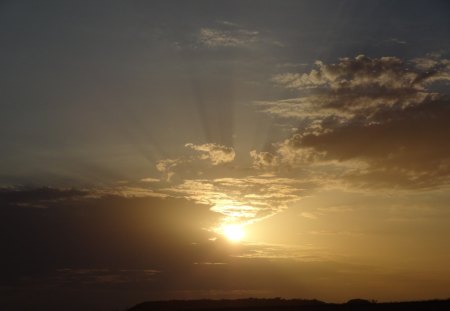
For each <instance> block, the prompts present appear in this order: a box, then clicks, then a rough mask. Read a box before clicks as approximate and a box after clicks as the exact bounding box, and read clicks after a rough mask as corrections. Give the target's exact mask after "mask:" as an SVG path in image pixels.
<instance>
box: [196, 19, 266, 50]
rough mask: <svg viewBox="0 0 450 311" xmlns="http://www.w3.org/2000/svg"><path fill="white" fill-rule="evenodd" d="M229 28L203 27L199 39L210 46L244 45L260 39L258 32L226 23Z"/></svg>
mask: <svg viewBox="0 0 450 311" xmlns="http://www.w3.org/2000/svg"><path fill="white" fill-rule="evenodd" d="M225 26H229V27H228V29H217V28H201V29H200V31H199V33H198V41H199V42H200V43H201V44H202V45H204V46H206V47H208V48H218V47H243V46H246V45H249V44H251V43H254V42H257V41H258V34H259V33H258V32H257V31H251V30H246V29H239V28H236V26H235V25H234V24H232V25H231V24H226V25H225Z"/></svg>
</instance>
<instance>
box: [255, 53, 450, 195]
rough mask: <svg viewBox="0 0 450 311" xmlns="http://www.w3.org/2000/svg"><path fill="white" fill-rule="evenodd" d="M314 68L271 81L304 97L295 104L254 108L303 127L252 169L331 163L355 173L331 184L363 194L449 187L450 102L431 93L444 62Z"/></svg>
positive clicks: (444, 77) (447, 69)
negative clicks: (354, 186)
mask: <svg viewBox="0 0 450 311" xmlns="http://www.w3.org/2000/svg"><path fill="white" fill-rule="evenodd" d="M316 66H317V69H313V70H312V71H311V72H309V73H304V74H285V75H279V76H276V77H275V78H274V80H275V81H276V82H278V83H280V84H282V85H284V86H286V87H289V88H296V89H299V90H300V91H301V92H304V91H305V89H307V90H308V92H307V93H305V95H304V96H302V97H300V98H298V99H292V100H289V101H279V102H272V103H268V102H266V103H260V104H259V105H260V106H261V107H264V110H263V111H265V112H266V113H269V114H272V115H274V116H277V117H287V118H294V119H297V120H300V122H301V124H303V126H301V127H299V131H298V132H297V133H296V134H294V135H293V136H292V137H290V138H289V139H287V140H286V141H284V142H281V143H278V144H275V146H276V150H275V152H272V154H271V155H270V156H268V154H263V153H259V154H258V153H255V152H254V153H253V154H252V156H253V158H254V160H255V165H256V166H260V167H261V165H262V164H263V162H264V161H262V160H263V159H270V161H269V162H270V163H265V164H266V166H270V165H272V166H273V164H274V163H275V164H277V165H279V164H286V163H287V164H290V165H291V166H297V167H299V166H305V165H308V163H309V164H311V163H314V164H320V163H322V164H324V163H332V161H334V162H333V165H334V166H336V167H339V166H342V165H344V166H347V168H348V165H349V164H348V163H350V162H351V161H354V163H359V167H358V166H353V168H352V169H347V170H345V169H342V170H340V171H339V174H337V175H336V174H335V173H336V171H334V172H333V174H334V176H333V178H344V179H345V180H347V181H348V180H350V181H352V182H356V183H358V184H363V185H365V186H369V187H370V186H386V187H389V186H393V185H394V186H398V187H407V188H409V187H413V188H415V187H419V188H427V187H435V186H439V185H443V184H447V183H448V181H449V179H450V148H449V147H448V144H447V143H446V141H447V138H448V137H449V135H450V124H449V123H448V120H450V110H449V105H450V99H449V97H448V95H447V94H445V93H443V92H436V91H432V90H431V89H432V88H433V87H434V86H435V85H436V84H437V83H441V84H442V83H444V85H446V84H445V83H448V81H449V80H450V66H449V61H448V60H446V59H440V58H439V57H438V56H430V57H428V58H420V59H415V60H413V61H411V62H406V61H403V60H401V59H399V58H396V57H382V58H379V59H377V58H373V59H372V58H369V57H366V56H363V55H360V56H357V57H356V58H354V59H351V58H343V59H341V60H340V61H339V62H338V63H336V64H325V63H323V62H317V63H316ZM441 88H442V87H441ZM444 91H445V88H444ZM265 162H267V161H265ZM269 164H270V165H269ZM350 166H351V165H350ZM330 177H331V176H330Z"/></svg>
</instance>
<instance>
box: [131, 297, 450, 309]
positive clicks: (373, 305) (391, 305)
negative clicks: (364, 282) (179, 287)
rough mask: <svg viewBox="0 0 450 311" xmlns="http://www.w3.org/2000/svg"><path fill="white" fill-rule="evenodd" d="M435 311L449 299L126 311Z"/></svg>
mask: <svg viewBox="0 0 450 311" xmlns="http://www.w3.org/2000/svg"><path fill="white" fill-rule="evenodd" d="M162 310H166V311H194V310H202V311H213V310H214V311H219V310H221V311H225V310H236V311H238V310H239V311H246V310H249V311H250V310H251V311H275V310H286V311H294V310H298V311H335V310H336V311H341V310H342V311H347V310H349V311H360V310H362V311H365V310H369V311H371V310H373V311H378V310H380V311H384V310H387V311H391V310H392V311H415V310H418V311H422V310H423V311H435V310H438V311H440V310H450V299H447V300H427V301H408V302H382V303H377V302H376V301H373V300H366V299H351V300H349V301H348V302H346V303H341V304H337V303H326V302H323V301H319V300H304V299H281V298H273V299H258V298H248V299H234V300H230V299H224V300H208V299H205V300H171V301H146V302H143V303H140V304H138V305H136V306H134V307H132V308H130V309H128V311H162Z"/></svg>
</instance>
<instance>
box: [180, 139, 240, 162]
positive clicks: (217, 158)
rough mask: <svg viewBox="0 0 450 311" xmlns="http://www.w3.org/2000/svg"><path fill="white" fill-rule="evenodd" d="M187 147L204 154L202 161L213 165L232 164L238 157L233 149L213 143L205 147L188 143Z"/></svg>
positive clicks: (204, 145)
mask: <svg viewBox="0 0 450 311" xmlns="http://www.w3.org/2000/svg"><path fill="white" fill-rule="evenodd" d="M185 147H188V148H190V149H192V150H195V151H200V152H202V155H201V156H200V159H203V160H210V161H211V163H212V164H213V165H219V164H223V163H229V162H232V161H233V160H234V157H235V156H236V154H235V152H234V149H233V148H231V147H227V146H223V145H218V144H213V143H208V144H203V145H194V144H191V143H188V144H186V145H185Z"/></svg>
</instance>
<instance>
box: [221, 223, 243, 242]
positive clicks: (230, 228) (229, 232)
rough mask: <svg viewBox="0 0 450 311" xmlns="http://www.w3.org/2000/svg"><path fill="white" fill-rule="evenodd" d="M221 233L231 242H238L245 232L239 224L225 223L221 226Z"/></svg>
mask: <svg viewBox="0 0 450 311" xmlns="http://www.w3.org/2000/svg"><path fill="white" fill-rule="evenodd" d="M223 234H224V235H225V236H226V237H227V239H229V240H230V241H233V242H238V241H240V240H242V238H243V237H244V235H245V233H244V230H242V226H240V225H226V226H224V227H223Z"/></svg>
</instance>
